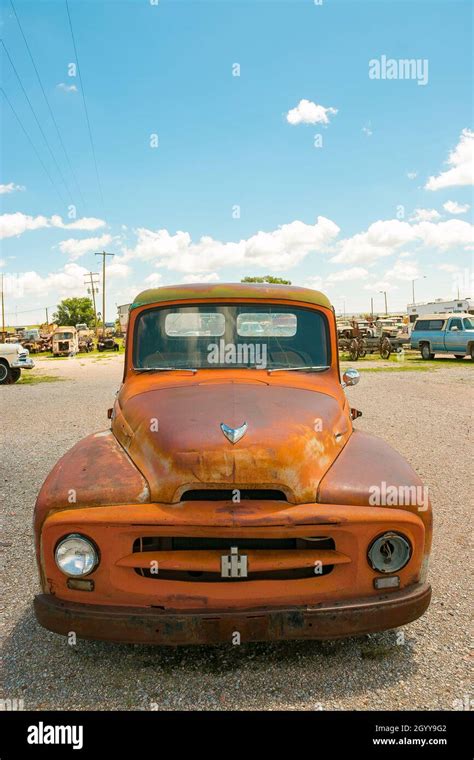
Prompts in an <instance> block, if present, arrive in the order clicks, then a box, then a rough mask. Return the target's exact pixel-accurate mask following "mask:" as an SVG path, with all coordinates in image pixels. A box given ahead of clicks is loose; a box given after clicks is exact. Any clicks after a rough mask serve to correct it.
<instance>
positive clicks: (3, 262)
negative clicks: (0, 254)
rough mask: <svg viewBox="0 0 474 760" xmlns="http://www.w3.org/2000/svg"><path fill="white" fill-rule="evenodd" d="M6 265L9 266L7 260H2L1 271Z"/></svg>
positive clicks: (0, 263)
mask: <svg viewBox="0 0 474 760" xmlns="http://www.w3.org/2000/svg"><path fill="white" fill-rule="evenodd" d="M6 265H7V262H6V261H5V259H0V269H3V267H5V266H6Z"/></svg>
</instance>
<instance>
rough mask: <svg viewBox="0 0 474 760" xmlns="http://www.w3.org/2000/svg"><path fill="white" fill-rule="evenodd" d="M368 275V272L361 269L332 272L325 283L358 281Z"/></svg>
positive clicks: (354, 268) (353, 268)
mask: <svg viewBox="0 0 474 760" xmlns="http://www.w3.org/2000/svg"><path fill="white" fill-rule="evenodd" d="M368 274H369V272H368V270H367V269H364V268H363V267H352V268H351V269H344V270H342V271H341V272H332V274H330V275H329V277H328V278H327V282H345V281H347V280H350V281H352V280H360V279H361V278H362V277H367V275H368Z"/></svg>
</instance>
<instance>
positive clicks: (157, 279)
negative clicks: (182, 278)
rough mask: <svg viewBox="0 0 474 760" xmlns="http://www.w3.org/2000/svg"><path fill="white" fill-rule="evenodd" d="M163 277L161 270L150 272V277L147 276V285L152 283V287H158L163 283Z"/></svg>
mask: <svg viewBox="0 0 474 760" xmlns="http://www.w3.org/2000/svg"><path fill="white" fill-rule="evenodd" d="M162 279H163V278H162V275H161V274H160V273H159V272H153V274H149V275H148V277H145V282H146V284H147V285H151V287H152V288H156V287H157V286H158V285H160V284H161V280H162Z"/></svg>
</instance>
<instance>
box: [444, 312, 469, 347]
mask: <svg viewBox="0 0 474 760" xmlns="http://www.w3.org/2000/svg"><path fill="white" fill-rule="evenodd" d="M444 342H445V346H446V351H449V352H450V353H452V354H465V353H466V351H467V333H466V332H465V330H464V327H463V323H462V319H461V318H460V317H451V319H450V320H449V322H448V324H447V326H446V333H445V336H444Z"/></svg>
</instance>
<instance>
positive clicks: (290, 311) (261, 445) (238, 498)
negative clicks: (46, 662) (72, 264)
mask: <svg viewBox="0 0 474 760" xmlns="http://www.w3.org/2000/svg"><path fill="white" fill-rule="evenodd" d="M124 364H125V366H124V375H123V384H122V385H121V388H120V390H119V392H118V395H117V397H116V400H115V403H114V406H113V409H110V410H109V415H108V416H109V419H111V427H110V429H106V430H103V431H101V432H97V433H94V434H92V435H90V436H88V437H87V438H85V439H83V440H81V441H79V443H77V444H76V445H75V446H74V447H73V448H72V449H71V450H70V451H69V452H68V453H66V454H65V455H64V456H63V457H62V459H61V460H60V461H59V462H58V464H57V465H56V466H55V467H54V469H53V470H52V472H51V473H50V474H49V476H48V477H47V479H46V481H45V483H44V485H43V487H42V489H41V491H40V494H39V496H38V499H37V503H36V509H35V536H36V550H37V561H38V566H39V573H40V578H41V586H42V592H41V593H40V594H39V595H38V596H36V598H35V600H34V607H35V612H36V617H37V619H38V621H39V622H40V623H41V624H42V625H43V626H44V627H46V628H48V629H49V630H52V631H55V632H57V633H59V634H67V633H69V632H70V631H74V632H75V634H76V635H77V636H78V637H84V638H92V639H106V640H113V641H121V642H141V643H155V644H174V645H175V644H197V643H217V642H229V643H238V642H248V641H259V640H275V639H308V638H309V639H311V638H314V639H325V638H337V637H344V636H351V635H355V634H363V633H367V632H371V631H380V630H384V629H388V628H393V627H396V626H400V625H403V624H405V623H409V622H410V621H412V620H414V619H415V618H417V617H419V616H420V615H422V614H423V612H424V611H425V610H426V608H427V607H428V604H429V601H430V595H431V589H430V586H429V584H428V582H427V564H428V556H429V552H430V544H431V530H432V528H431V506H430V503H429V500H428V498H427V497H426V493H425V489H424V487H423V486H422V483H421V481H420V479H419V477H418V475H417V474H416V473H415V472H414V471H413V469H412V468H411V467H410V465H409V464H408V463H407V462H406V461H405V460H404V459H403V458H402V457H401V456H400V455H399V454H398V453H397V452H396V451H395V450H394V449H392V448H391V447H390V446H389V445H388V444H387V443H385V442H384V441H383V440H381V439H379V438H376V437H374V436H372V435H369V434H367V433H365V432H363V431H361V430H357V429H356V427H355V425H354V420H355V419H356V418H357V417H358V416H360V412H358V411H357V410H356V409H354V408H352V407H351V405H350V402H349V400H348V398H347V396H346V392H345V390H344V388H345V386H350V385H354V384H355V383H356V382H357V380H358V373H357V371H356V370H347V371H346V372H345V373H344V376H343V378H342V382H341V377H340V370H339V361H338V346H337V331H336V320H335V314H334V310H333V309H332V307H331V304H330V302H329V300H328V299H327V298H326V297H325V296H324V295H323V294H322V293H319V292H317V291H314V290H309V289H305V288H298V287H291V286H283V285H266V284H265V285H263V284H248V283H245V284H218V285H205V284H198V285H182V286H176V287H171V286H167V287H162V288H159V289H157V290H148V291H144V292H143V293H141V294H140V295H139V296H137V298H136V299H135V301H134V303H133V304H132V306H131V308H130V320H129V325H128V333H127V348H126V353H125V363H124Z"/></svg>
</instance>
